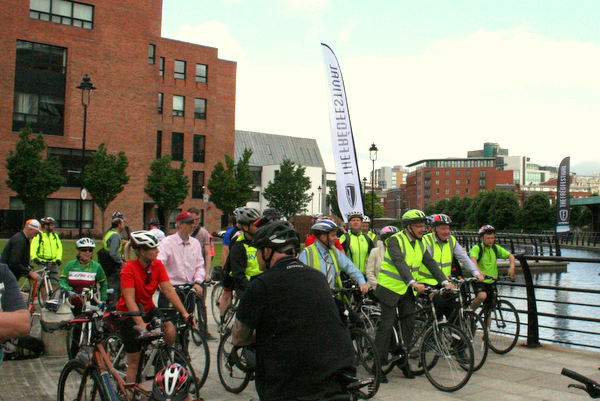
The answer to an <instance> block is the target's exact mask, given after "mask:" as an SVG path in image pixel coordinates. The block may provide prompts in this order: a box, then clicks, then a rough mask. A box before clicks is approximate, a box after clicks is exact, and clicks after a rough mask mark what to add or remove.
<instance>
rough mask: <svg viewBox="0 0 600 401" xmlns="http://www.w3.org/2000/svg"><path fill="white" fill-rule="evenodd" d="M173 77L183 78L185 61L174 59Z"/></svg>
mask: <svg viewBox="0 0 600 401" xmlns="http://www.w3.org/2000/svg"><path fill="white" fill-rule="evenodd" d="M175 79H185V61H182V60H175Z"/></svg>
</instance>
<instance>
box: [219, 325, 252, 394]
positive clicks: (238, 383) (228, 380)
mask: <svg viewBox="0 0 600 401" xmlns="http://www.w3.org/2000/svg"><path fill="white" fill-rule="evenodd" d="M232 351H234V352H235V354H233V355H232V353H231V352H232ZM241 351H242V348H238V347H234V346H233V340H232V338H231V331H228V332H226V333H225V334H224V335H223V336H222V337H221V342H220V343H219V349H218V350H217V370H218V373H219V380H220V381H221V384H222V385H223V387H225V390H227V391H229V392H230V393H235V394H238V393H241V392H242V391H244V389H245V388H246V386H247V385H248V383H249V382H250V373H249V372H248V371H247V370H246V369H242V367H243V366H244V365H242V364H240V363H239V362H238V361H243V360H244V357H243V356H242V352H241Z"/></svg>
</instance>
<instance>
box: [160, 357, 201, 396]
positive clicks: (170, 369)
mask: <svg viewBox="0 0 600 401" xmlns="http://www.w3.org/2000/svg"><path fill="white" fill-rule="evenodd" d="M191 382H192V378H191V377H190V376H189V375H188V371H187V370H186V369H185V368H184V367H183V366H181V365H180V364H178V363H172V364H170V365H169V366H167V367H165V368H162V369H161V370H160V371H159V372H158V373H157V374H156V377H155V378H154V384H153V385H152V399H154V400H157V401H167V400H169V401H181V400H183V399H185V398H186V397H187V396H188V394H189V392H190V385H191Z"/></svg>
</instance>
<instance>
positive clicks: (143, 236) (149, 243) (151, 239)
mask: <svg viewBox="0 0 600 401" xmlns="http://www.w3.org/2000/svg"><path fill="white" fill-rule="evenodd" d="M130 239H131V246H132V247H133V249H140V248H148V249H153V248H156V247H157V246H158V239H157V238H156V236H155V235H154V234H152V233H150V232H148V231H145V230H141V231H134V232H132V233H131V234H130Z"/></svg>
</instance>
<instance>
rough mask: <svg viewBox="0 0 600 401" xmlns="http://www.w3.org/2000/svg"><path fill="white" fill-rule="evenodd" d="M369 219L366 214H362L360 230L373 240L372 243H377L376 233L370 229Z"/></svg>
mask: <svg viewBox="0 0 600 401" xmlns="http://www.w3.org/2000/svg"><path fill="white" fill-rule="evenodd" d="M370 226H371V219H370V218H369V216H367V215H366V214H365V215H364V216H363V220H362V226H361V230H362V232H363V233H365V235H366V236H367V237H369V238H370V239H371V241H373V244H377V234H375V233H374V232H373V231H371V227H370Z"/></svg>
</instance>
